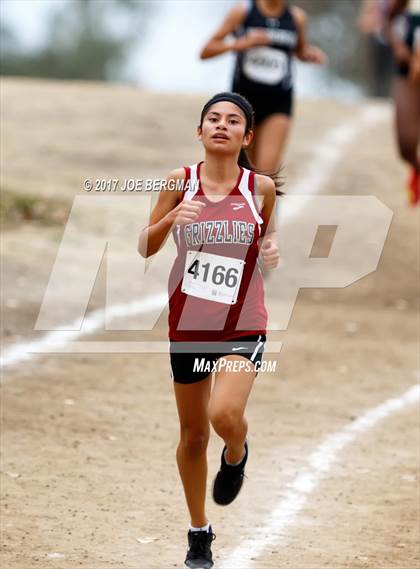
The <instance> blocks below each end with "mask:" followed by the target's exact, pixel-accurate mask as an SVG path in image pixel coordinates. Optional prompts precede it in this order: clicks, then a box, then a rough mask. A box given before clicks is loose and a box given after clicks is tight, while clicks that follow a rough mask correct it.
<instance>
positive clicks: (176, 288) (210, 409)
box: [138, 93, 281, 568]
mask: <svg viewBox="0 0 420 569" xmlns="http://www.w3.org/2000/svg"><path fill="white" fill-rule="evenodd" d="M252 129H253V110H252V107H251V105H250V104H249V102H248V101H246V100H245V99H244V98H243V97H241V96H240V95H238V94H235V93H220V94H218V95H215V96H214V97H213V98H212V99H210V100H209V101H208V102H207V103H206V105H205V106H204V108H203V110H202V113H201V120H200V125H199V126H198V136H199V139H200V140H201V141H202V144H203V146H204V161H203V162H200V163H199V164H195V165H193V166H190V167H184V168H179V169H177V170H174V171H172V172H171V173H170V174H169V176H168V177H167V180H168V182H170V183H172V184H173V183H176V182H177V181H180V180H181V181H183V191H182V192H179V191H178V192H177V191H162V192H161V193H160V195H159V199H158V202H157V204H156V206H155V208H154V210H153V212H152V214H151V218H150V224H149V225H148V226H147V227H146V228H144V229H143V230H142V232H141V234H140V238H139V247H138V248H139V252H140V254H141V255H142V256H144V257H148V256H150V255H153V254H155V253H156V252H157V251H158V250H159V249H160V248H161V246H162V245H163V243H164V242H165V240H166V238H167V236H168V234H169V232H170V231H172V235H173V238H174V240H175V243H176V246H177V251H178V254H177V258H176V259H175V262H174V265H173V267H172V270H171V274H170V277H169V339H170V361H171V375H172V378H173V380H174V382H173V384H174V390H175V397H176V402H177V408H178V415H179V421H180V442H179V445H178V449H177V462H178V468H179V473H180V476H181V479H182V483H183V487H184V492H185V498H186V502H187V506H188V509H189V513H190V517H191V524H190V529H189V532H188V545H189V549H188V552H187V557H186V559H185V564H186V565H187V567H195V568H210V567H212V565H213V561H212V552H211V542H212V541H213V539H214V537H215V536H214V534H213V531H212V527H211V525H210V522H209V520H208V518H207V515H206V510H205V494H206V479H207V456H206V451H207V444H208V439H209V432H210V424H211V425H212V426H213V428H214V430H215V431H216V433H217V434H218V435H219V436H220V437H221V438H222V439H223V441H224V444H225V446H224V448H223V451H222V456H221V466H220V469H219V472H218V473H217V476H216V478H215V480H214V482H213V498H214V500H215V502H216V503H218V504H221V505H227V504H230V503H231V502H232V501H233V500H234V499H235V498H236V496H237V494H238V492H239V490H240V489H241V486H242V482H243V477H244V469H245V464H246V462H247V459H248V443H247V440H246V435H247V429H248V425H247V421H246V419H245V416H244V412H245V407H246V404H247V400H248V397H249V394H250V391H251V388H252V385H253V382H254V379H255V377H256V375H257V373H258V368H259V365H260V363H261V359H262V352H263V349H264V342H265V333H266V324H267V312H266V309H265V306H264V289H263V281H262V276H261V272H260V270H259V267H258V264H257V258H258V255H259V252H260V250H261V258H262V261H263V263H264V265H265V266H266V267H267V268H274V267H276V266H277V263H278V259H279V253H278V249H277V245H276V235H275V230H276V228H275V211H274V210H275V201H276V193H277V194H281V192H279V191H277V190H276V185H275V182H274V181H273V179H271V178H269V177H267V176H263V175H259V174H255V172H253V171H251V170H250V168H249V162H248V159H247V155H246V152H245V150H244V149H245V148H246V147H247V146H248V145H249V144H250V142H251V140H252V135H253V130H252ZM212 371H214V372H215V383H214V387H213V389H212V388H211V387H212V384H211V382H212Z"/></svg>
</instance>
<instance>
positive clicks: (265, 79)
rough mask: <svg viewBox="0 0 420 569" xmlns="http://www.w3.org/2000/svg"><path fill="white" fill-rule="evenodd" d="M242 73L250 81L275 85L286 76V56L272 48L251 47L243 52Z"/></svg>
mask: <svg viewBox="0 0 420 569" xmlns="http://www.w3.org/2000/svg"><path fill="white" fill-rule="evenodd" d="M243 72H244V75H246V76H247V77H248V79H251V80H252V81H257V82H258V83H265V84H266V85H276V84H277V83H280V81H281V80H282V79H283V78H284V77H285V76H286V75H287V72H288V65H287V55H286V54H285V53H284V52H283V51H279V50H278V49H273V48H272V47H253V48H251V49H248V50H247V51H246V52H245V57H244V63H243Z"/></svg>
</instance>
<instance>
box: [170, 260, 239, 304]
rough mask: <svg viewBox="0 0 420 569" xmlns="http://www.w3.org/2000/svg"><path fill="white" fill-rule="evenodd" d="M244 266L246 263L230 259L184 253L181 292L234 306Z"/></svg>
mask: <svg viewBox="0 0 420 569" xmlns="http://www.w3.org/2000/svg"><path fill="white" fill-rule="evenodd" d="M244 265H245V261H242V260H241V259H234V258H233V257H224V256H222V255H213V254H212V253H203V252H202V251H187V258H186V262H185V269H184V278H183V280H182V286H181V290H182V292H184V293H185V294H189V295H191V296H197V297H198V298H204V299H206V300H212V301H214V302H222V303H223V304H235V303H236V299H237V297H238V292H239V287H240V284H241V279H242V273H243V270H244Z"/></svg>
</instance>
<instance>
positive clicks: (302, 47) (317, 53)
mask: <svg viewBox="0 0 420 569" xmlns="http://www.w3.org/2000/svg"><path fill="white" fill-rule="evenodd" d="M291 11H292V16H293V19H294V21H295V24H296V28H297V33H298V43H297V47H296V51H295V54H296V57H298V58H299V59H300V60H301V61H305V62H306V63H321V64H323V63H328V58H327V56H326V54H325V53H324V52H323V51H322V50H321V49H319V48H318V47H316V46H314V45H309V44H308V43H307V41H306V25H307V20H308V18H307V16H306V12H305V11H304V10H302V9H301V8H299V7H298V6H292V7H291Z"/></svg>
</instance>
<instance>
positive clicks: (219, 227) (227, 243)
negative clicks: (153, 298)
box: [168, 163, 267, 342]
mask: <svg viewBox="0 0 420 569" xmlns="http://www.w3.org/2000/svg"><path fill="white" fill-rule="evenodd" d="M200 165H201V163H200V164H194V165H193V166H185V172H186V178H185V183H184V190H183V192H182V199H184V200H198V201H203V202H205V204H206V207H204V208H203V209H202V212H201V214H200V215H199V217H198V218H197V219H196V221H194V222H193V223H187V224H185V225H175V227H174V228H173V230H172V234H173V237H174V240H175V243H176V246H177V250H178V255H177V257H176V259H175V262H174V264H173V267H172V270H171V273H170V276H169V283H168V292H169V338H170V339H171V340H178V341H185V342H194V341H207V342H211V341H224V340H229V339H231V338H235V337H237V336H247V335H251V334H265V333H266V326H267V311H266V309H265V306H264V284H263V279H262V275H261V271H260V269H259V266H258V262H257V259H258V253H259V250H258V239H259V238H260V237H261V230H262V224H263V220H262V219H261V217H260V215H259V212H258V208H257V204H256V201H255V199H254V191H255V189H254V188H255V181H254V180H255V174H254V172H252V171H250V170H247V169H246V168H241V169H240V174H239V177H238V180H237V182H236V185H235V187H234V188H233V190H231V192H230V193H229V194H228V195H227V196H226V197H224V198H223V199H222V200H219V201H217V202H214V201H211V200H209V199H208V198H207V197H206V195H205V194H204V192H203V189H202V187H201V182H200Z"/></svg>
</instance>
